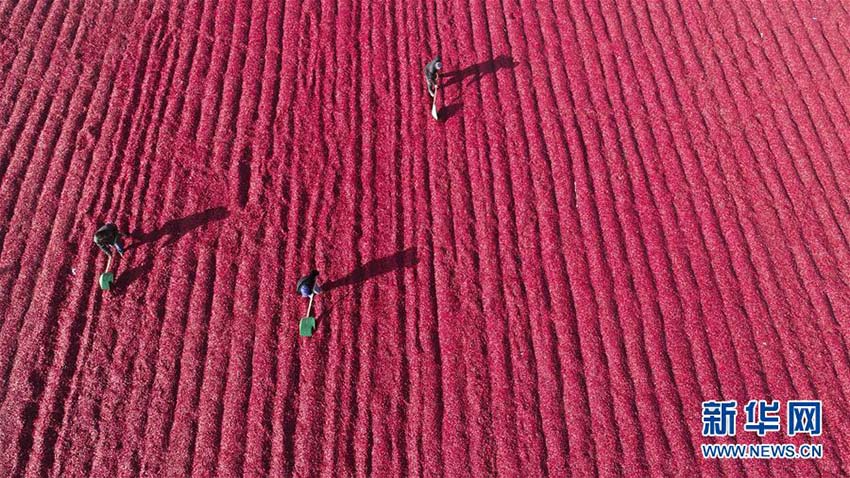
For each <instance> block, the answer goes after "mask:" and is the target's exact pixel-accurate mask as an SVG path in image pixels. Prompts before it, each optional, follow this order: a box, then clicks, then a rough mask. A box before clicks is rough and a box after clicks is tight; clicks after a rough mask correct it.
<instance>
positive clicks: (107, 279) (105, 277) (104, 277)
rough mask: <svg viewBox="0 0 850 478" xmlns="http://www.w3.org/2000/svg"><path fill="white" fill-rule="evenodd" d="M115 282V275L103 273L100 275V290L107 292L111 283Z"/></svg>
mask: <svg viewBox="0 0 850 478" xmlns="http://www.w3.org/2000/svg"><path fill="white" fill-rule="evenodd" d="M114 281H115V274H113V273H111V272H104V273H103V274H101V275H100V288H101V289H103V290H109V288H110V287H112V283H113V282H114Z"/></svg>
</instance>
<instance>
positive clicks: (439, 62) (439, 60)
mask: <svg viewBox="0 0 850 478" xmlns="http://www.w3.org/2000/svg"><path fill="white" fill-rule="evenodd" d="M434 68H436V69H437V70H442V69H443V59H442V58H440V55H437V58H434Z"/></svg>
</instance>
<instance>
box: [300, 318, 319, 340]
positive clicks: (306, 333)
mask: <svg viewBox="0 0 850 478" xmlns="http://www.w3.org/2000/svg"><path fill="white" fill-rule="evenodd" d="M315 328H316V318H315V317H304V318H302V319H301V323H300V324H299V325H298V329H299V331H300V332H301V336H302V337H312V336H313V330H314V329H315Z"/></svg>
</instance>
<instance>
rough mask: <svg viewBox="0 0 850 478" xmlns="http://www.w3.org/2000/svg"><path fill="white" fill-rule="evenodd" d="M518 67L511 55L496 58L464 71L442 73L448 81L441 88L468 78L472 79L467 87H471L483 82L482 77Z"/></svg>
mask: <svg viewBox="0 0 850 478" xmlns="http://www.w3.org/2000/svg"><path fill="white" fill-rule="evenodd" d="M517 65H519V63H518V62H516V61H514V59H513V57H511V56H509V55H499V56H497V57H496V58H492V59H490V60H486V61H482V62H481V63H476V64H474V65H469V66H467V67H466V68H464V69H462V70H455V71H447V72H446V73H442V74H441V76H443V77H445V78H446V81H445V83H443V84H442V85H440V86H441V87H446V86H450V85H453V84H455V83H460V82H461V81H463V80H465V79H466V78H469V79H470V80H469V82H468V83H467V85H471V84H473V83H477V82H479V81H481V77H483V76H484V75H489V74H492V73H495V72H497V71H499V70H501V69H505V68H513V67H515V66H517Z"/></svg>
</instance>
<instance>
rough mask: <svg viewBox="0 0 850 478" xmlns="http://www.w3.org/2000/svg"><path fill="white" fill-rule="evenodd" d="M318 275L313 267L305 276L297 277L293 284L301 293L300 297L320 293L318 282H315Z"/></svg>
mask: <svg viewBox="0 0 850 478" xmlns="http://www.w3.org/2000/svg"><path fill="white" fill-rule="evenodd" d="M318 277H319V271H317V270H315V269H313V270H312V271H310V273H309V274H307V275H306V276H304V277H302V278H300V279H298V283H297V284H296V285H295V289H296V290H297V291H298V293H299V294H301V297H310V296H311V295H313V294H321V293H322V289H321V288H320V287H319V284H318V283H317V282H316V279H317V278H318Z"/></svg>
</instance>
